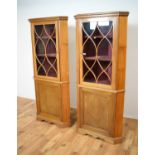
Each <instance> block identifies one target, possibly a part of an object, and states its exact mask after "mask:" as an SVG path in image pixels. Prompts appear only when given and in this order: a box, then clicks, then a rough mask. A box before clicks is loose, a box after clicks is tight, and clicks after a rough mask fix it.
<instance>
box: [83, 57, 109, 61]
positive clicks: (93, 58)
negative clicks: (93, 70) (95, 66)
mask: <svg viewBox="0 0 155 155" xmlns="http://www.w3.org/2000/svg"><path fill="white" fill-rule="evenodd" d="M84 59H85V60H96V59H98V60H100V61H111V59H110V58H107V57H105V56H97V57H96V56H84Z"/></svg>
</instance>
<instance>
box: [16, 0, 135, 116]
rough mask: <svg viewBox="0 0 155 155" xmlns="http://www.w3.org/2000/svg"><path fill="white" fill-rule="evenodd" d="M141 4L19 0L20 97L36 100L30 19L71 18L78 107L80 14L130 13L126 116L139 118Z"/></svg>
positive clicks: (132, 0) (73, 96) (131, 0)
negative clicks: (77, 32)
mask: <svg viewBox="0 0 155 155" xmlns="http://www.w3.org/2000/svg"><path fill="white" fill-rule="evenodd" d="M137 3H138V2H137V1H136V0H117V1H116V0H108V1H107V0H89V1H88V0H87V1H84V0H74V1H73V0H70V1H69V0H68V1H67V0H66V1H65V0H18V96H23V97H28V98H33V99H35V93H34V82H33V66H32V65H33V63H32V50H31V35H30V24H29V22H28V19H29V18H34V17H46V16H57V15H67V16H69V21H68V22H69V27H68V30H69V64H70V66H69V70H70V83H71V84H70V89H71V91H70V93H71V94H70V96H71V106H72V107H76V85H75V81H76V71H75V59H76V55H75V52H76V48H75V43H76V40H75V20H74V15H75V14H79V13H91V12H104V11H129V12H130V15H129V20H128V44H127V46H128V47H127V70H126V71H127V73H126V95H125V116H126V117H132V118H137V117H138V110H137V108H138V98H137V96H138V88H137V85H138V84H137V83H138V80H137V79H138V76H137V74H138V73H137V72H138V69H137V68H138V6H137V5H138V4H137Z"/></svg>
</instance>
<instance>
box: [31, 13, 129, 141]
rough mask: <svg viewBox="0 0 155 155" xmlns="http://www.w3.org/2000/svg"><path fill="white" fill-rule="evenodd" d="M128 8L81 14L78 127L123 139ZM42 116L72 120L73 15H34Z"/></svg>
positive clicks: (78, 21) (62, 123)
mask: <svg viewBox="0 0 155 155" xmlns="http://www.w3.org/2000/svg"><path fill="white" fill-rule="evenodd" d="M128 14H129V13H128V12H107V13H93V14H78V15H76V16H75V19H76V66H75V69H76V74H77V82H76V85H77V129H78V132H80V133H82V134H89V135H92V136H94V137H97V138H101V139H104V140H106V141H108V142H110V143H119V142H121V141H122V140H123V110H124V93H125V70H126V44H127V42H126V38H127V18H128ZM29 21H30V22H31V35H32V49H33V62H34V81H35V92H36V105H37V119H39V120H46V121H48V122H53V123H55V124H58V125H60V126H70V124H71V123H70V100H69V71H68V17H66V16H58V17H48V18H35V19H30V20H29Z"/></svg>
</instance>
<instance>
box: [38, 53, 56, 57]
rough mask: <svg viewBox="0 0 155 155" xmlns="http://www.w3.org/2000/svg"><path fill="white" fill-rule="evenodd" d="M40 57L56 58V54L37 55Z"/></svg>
mask: <svg viewBox="0 0 155 155" xmlns="http://www.w3.org/2000/svg"><path fill="white" fill-rule="evenodd" d="M37 56H38V57H45V56H47V57H56V54H55V53H52V54H37Z"/></svg>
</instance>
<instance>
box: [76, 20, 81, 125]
mask: <svg viewBox="0 0 155 155" xmlns="http://www.w3.org/2000/svg"><path fill="white" fill-rule="evenodd" d="M79 34H80V26H79V20H76V92H77V94H76V95H77V96H76V98H77V99H76V102H77V103H76V104H77V127H80V126H81V123H80V122H81V115H80V95H79V92H80V88H79V84H80V66H79V65H80V64H79V62H80V42H79V39H80V35H79Z"/></svg>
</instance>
